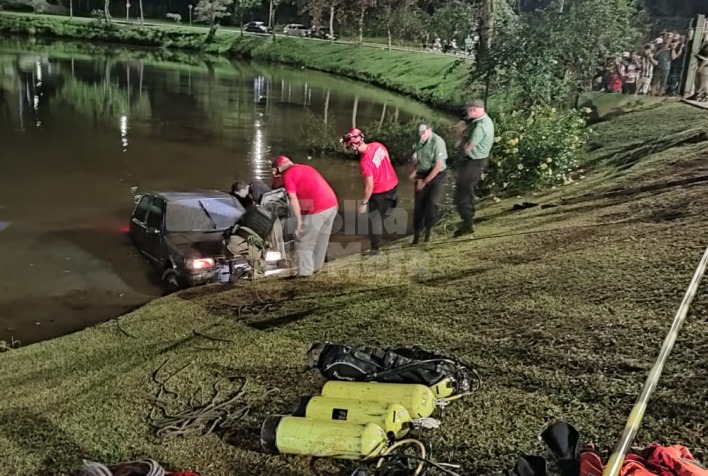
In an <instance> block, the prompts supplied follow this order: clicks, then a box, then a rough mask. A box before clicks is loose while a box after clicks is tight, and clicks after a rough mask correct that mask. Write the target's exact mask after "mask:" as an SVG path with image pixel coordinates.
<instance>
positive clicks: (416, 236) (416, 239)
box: [412, 231, 420, 245]
mask: <svg viewBox="0 0 708 476" xmlns="http://www.w3.org/2000/svg"><path fill="white" fill-rule="evenodd" d="M419 241H420V232H418V231H416V232H415V233H413V243H412V244H413V245H417V244H418V242H419Z"/></svg>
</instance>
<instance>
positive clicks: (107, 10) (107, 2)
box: [103, 0, 113, 23]
mask: <svg viewBox="0 0 708 476" xmlns="http://www.w3.org/2000/svg"><path fill="white" fill-rule="evenodd" d="M103 14H104V15H105V17H106V22H109V23H110V22H111V20H113V18H112V17H111V0H104V1H103Z"/></svg>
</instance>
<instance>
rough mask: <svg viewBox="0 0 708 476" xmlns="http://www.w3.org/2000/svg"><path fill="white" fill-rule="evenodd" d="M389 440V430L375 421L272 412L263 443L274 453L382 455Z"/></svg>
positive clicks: (348, 456)
mask: <svg viewBox="0 0 708 476" xmlns="http://www.w3.org/2000/svg"><path fill="white" fill-rule="evenodd" d="M388 444H389V441H388V437H387V436H386V433H385V432H384V431H383V429H381V427H379V426H378V425H376V424H374V423H368V424H366V425H354V424H351V423H346V422H343V421H315V420H309V419H307V418H301V417H294V416H289V415H271V416H269V417H268V418H266V420H265V421H264V422H263V426H262V427H261V446H262V447H263V449H264V450H265V451H266V452H268V453H271V454H279V453H282V454H292V455H307V456H317V457H324V458H338V459H355V460H356V459H370V458H374V457H376V456H380V455H381V454H382V452H383V451H384V450H385V449H386V448H388Z"/></svg>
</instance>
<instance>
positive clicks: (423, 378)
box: [307, 342, 481, 397]
mask: <svg viewBox="0 0 708 476" xmlns="http://www.w3.org/2000/svg"><path fill="white" fill-rule="evenodd" d="M307 360H308V366H309V368H310V369H317V370H318V371H319V372H320V373H321V374H322V376H323V377H325V378H326V379H328V380H347V381H355V382H385V383H412V384H420V385H425V386H426V387H435V388H434V390H433V391H434V392H435V393H436V396H438V397H448V396H450V395H462V394H467V393H469V392H472V391H474V390H476V389H478V388H479V386H480V385H481V379H480V377H479V374H478V373H477V371H476V370H474V369H473V368H471V367H469V366H467V365H465V364H463V363H461V362H460V361H459V360H457V359H454V358H450V357H446V356H443V355H440V354H437V353H434V352H430V351H427V350H424V349H421V348H419V347H413V348H399V349H379V348H376V347H350V346H347V345H341V344H332V343H330V342H324V343H317V344H314V345H313V346H312V347H311V348H310V350H309V351H308V353H307Z"/></svg>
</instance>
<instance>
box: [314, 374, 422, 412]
mask: <svg viewBox="0 0 708 476" xmlns="http://www.w3.org/2000/svg"><path fill="white" fill-rule="evenodd" d="M322 396H323V397H330V398H350V399H354V400H364V401H366V402H378V403H398V404H399V405H403V407H404V408H405V409H406V410H408V413H410V416H411V418H427V417H429V416H430V415H432V414H433V411H434V410H435V394H434V393H433V391H432V390H430V389H429V388H428V387H426V386H425V385H418V384H409V383H379V382H343V381H339V380H330V381H328V382H327V383H325V384H324V387H322Z"/></svg>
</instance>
